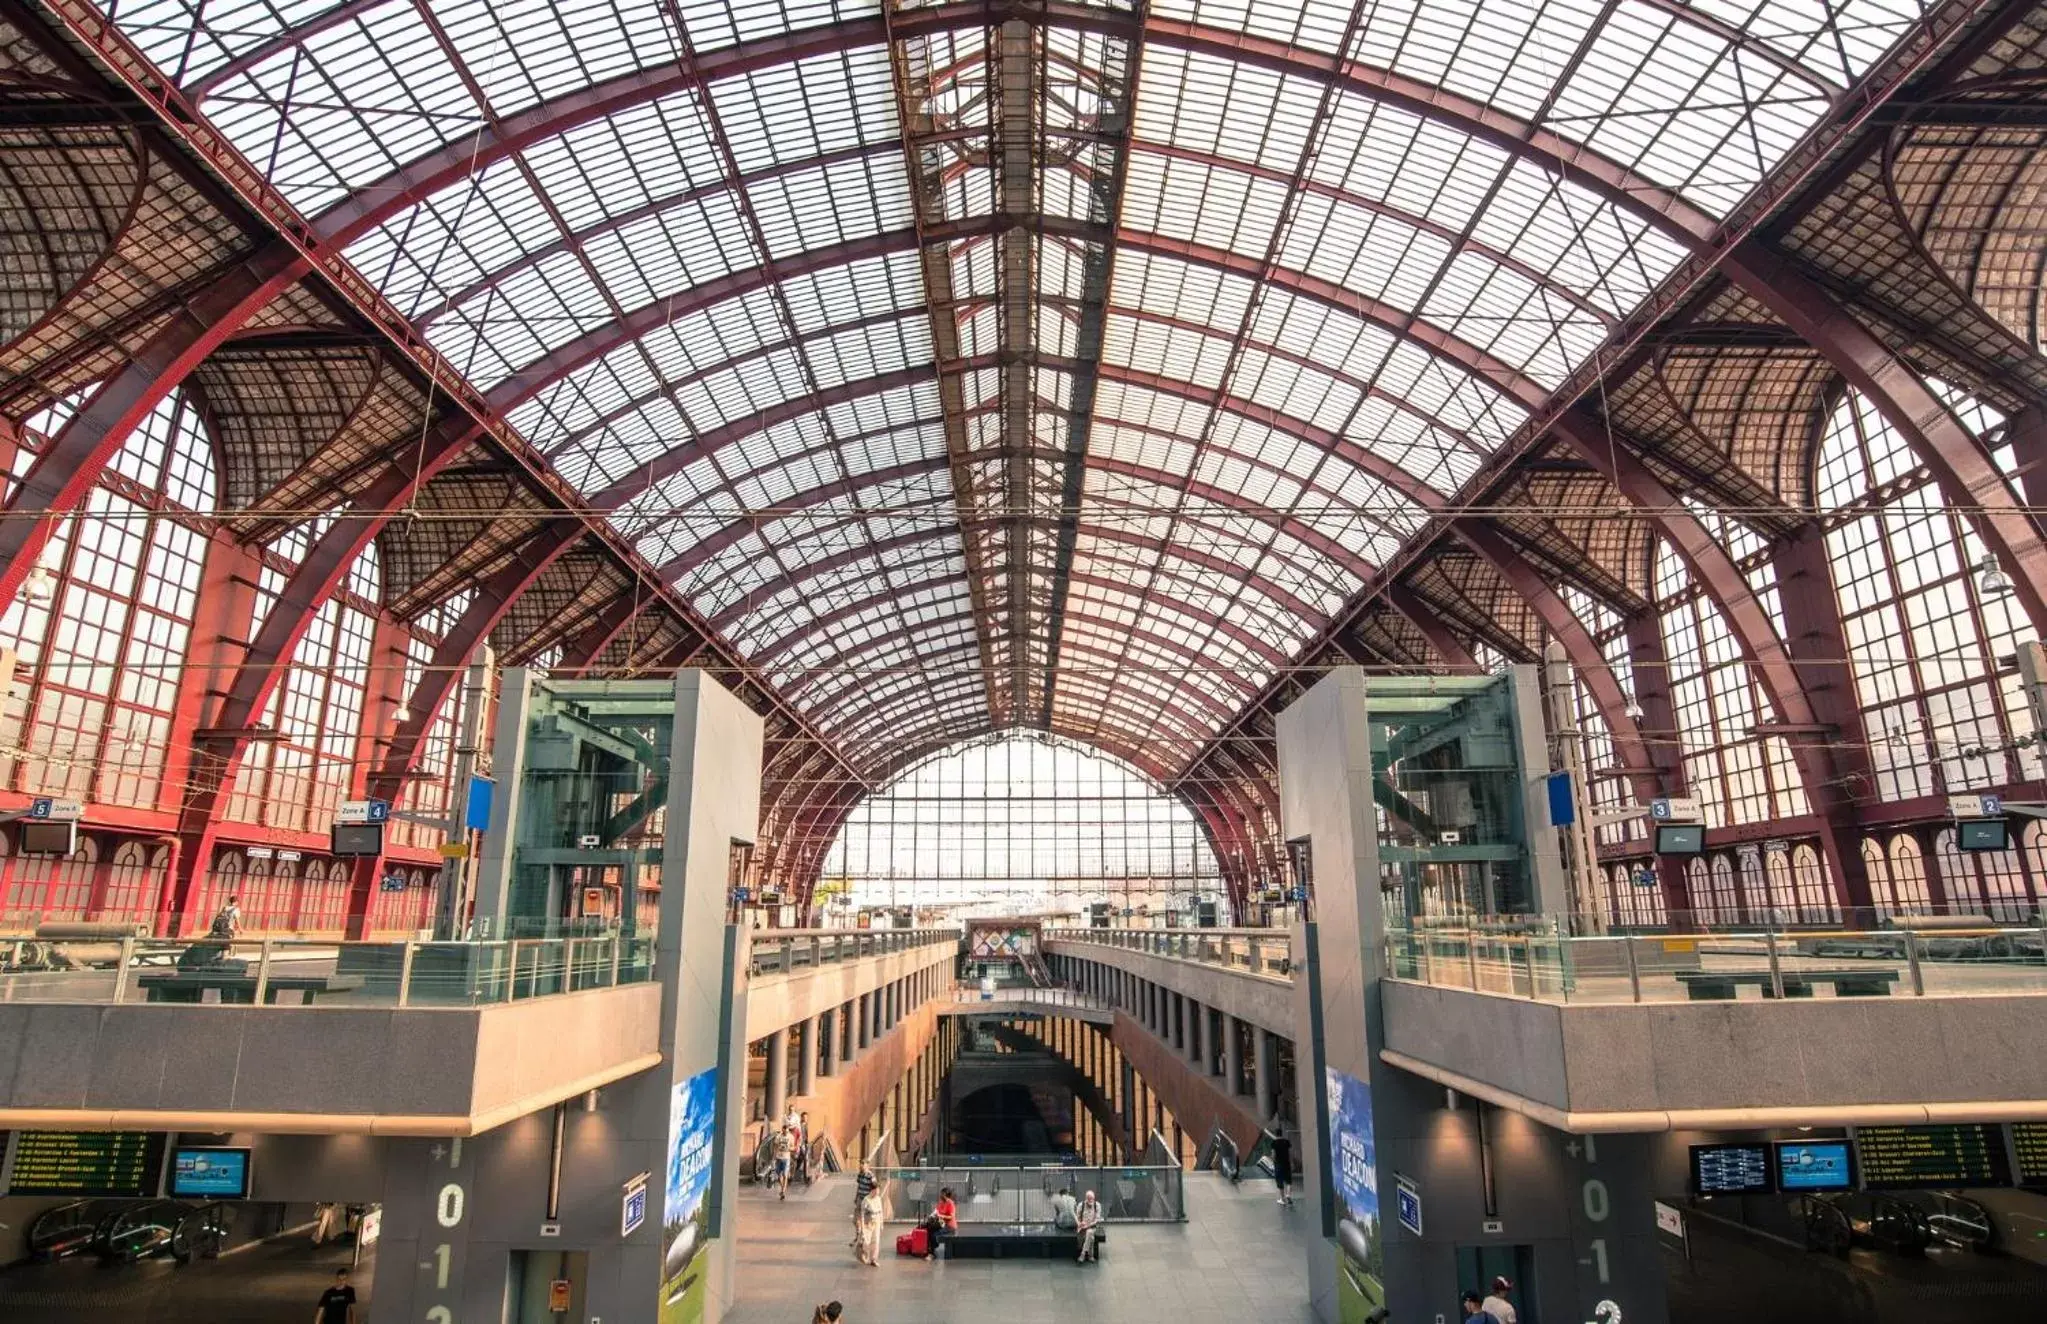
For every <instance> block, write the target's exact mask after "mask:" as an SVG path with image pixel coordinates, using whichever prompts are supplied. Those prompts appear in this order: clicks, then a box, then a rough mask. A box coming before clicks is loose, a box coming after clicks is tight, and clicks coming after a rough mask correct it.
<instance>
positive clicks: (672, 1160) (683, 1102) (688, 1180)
mask: <svg viewBox="0 0 2047 1324" xmlns="http://www.w3.org/2000/svg"><path fill="white" fill-rule="evenodd" d="M717 1103H718V1068H716V1067H711V1068H709V1069H708V1070H705V1071H702V1072H700V1073H698V1074H697V1075H694V1076H692V1077H690V1078H689V1079H688V1080H685V1081H682V1082H680V1083H679V1084H677V1085H676V1087H675V1094H674V1096H673V1097H672V1098H671V1099H670V1100H669V1103H668V1182H667V1195H666V1198H665V1199H664V1200H663V1202H662V1214H661V1314H660V1320H661V1324H699V1321H701V1320H702V1319H703V1317H704V1296H705V1293H706V1292H707V1291H708V1290H709V1289H708V1288H707V1286H706V1284H705V1282H704V1277H705V1274H706V1272H707V1268H708V1262H707V1261H705V1260H704V1259H703V1252H704V1250H705V1248H706V1247H707V1246H708V1245H709V1243H710V1236H709V1219H710V1202H709V1200H708V1199H706V1197H707V1196H708V1195H709V1194H710V1190H711V1155H712V1152H713V1150H714V1148H715V1145H714V1142H715V1141H716V1140H717V1138H718V1128H717Z"/></svg>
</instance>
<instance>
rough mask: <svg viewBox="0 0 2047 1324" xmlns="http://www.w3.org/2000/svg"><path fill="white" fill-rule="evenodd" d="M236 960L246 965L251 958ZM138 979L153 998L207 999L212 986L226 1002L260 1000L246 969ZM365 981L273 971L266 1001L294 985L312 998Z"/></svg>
mask: <svg viewBox="0 0 2047 1324" xmlns="http://www.w3.org/2000/svg"><path fill="white" fill-rule="evenodd" d="M235 964H236V965H240V966H244V967H246V965H247V962H239V961H238V962H236V963H235ZM135 982H136V983H138V984H140V985H141V986H142V987H143V989H144V990H145V991H146V992H147V993H148V994H149V1000H150V1001H151V1002H204V1001H205V1000H206V991H207V990H208V989H217V990H219V992H220V1001H221V1002H223V1003H231V1004H237V1005H252V1004H254V1002H255V1001H256V976H255V975H254V974H252V973H249V972H247V971H246V970H235V969H227V970H175V971H166V972H165V973H163V974H155V975H143V976H142V977H140V978H139V979H137V980H136V981H135ZM362 985H363V981H362V978H361V977H360V976H358V975H280V974H273V975H271V976H270V979H269V981H268V984H267V986H266V991H267V993H268V994H269V996H268V997H267V998H266V999H265V1001H267V1002H270V1003H273V1004H274V1003H276V1001H277V995H278V993H279V992H281V991H283V990H285V989H291V990H294V991H296V992H298V993H301V994H303V995H304V997H305V1001H307V1002H312V1001H314V1000H315V999H317V998H318V997H319V996H320V995H321V994H322V993H353V992H354V991H355V990H357V989H359V988H361V987H362Z"/></svg>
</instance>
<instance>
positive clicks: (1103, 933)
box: [1045, 928, 1294, 979]
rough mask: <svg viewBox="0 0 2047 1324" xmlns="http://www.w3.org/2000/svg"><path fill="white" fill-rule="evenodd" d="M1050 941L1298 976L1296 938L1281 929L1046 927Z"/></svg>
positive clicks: (1245, 971) (1246, 971)
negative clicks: (1119, 949) (1076, 943)
mask: <svg viewBox="0 0 2047 1324" xmlns="http://www.w3.org/2000/svg"><path fill="white" fill-rule="evenodd" d="M1045 941H1047V942H1085V943H1094V944H1095V945H1097V946H1102V947H1120V948H1122V949H1123V950H1125V951H1131V952H1144V953H1146V954H1148V955H1151V956H1163V957H1167V958H1170V959H1172V960H1178V961H1194V962H1198V963H1199V964H1202V965H1213V966H1221V967H1223V968H1225V969H1229V970H1234V971H1236V972H1237V973H1239V974H1246V975H1257V976H1260V977H1262V978H1266V979H1292V978H1293V969H1294V963H1293V939H1292V937H1291V936H1290V935H1288V934H1285V933H1282V932H1280V931H1278V930H1276V929H1097V928H1074V929H1047V930H1045Z"/></svg>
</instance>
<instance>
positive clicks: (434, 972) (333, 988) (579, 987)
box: [0, 930, 654, 1009]
mask: <svg viewBox="0 0 2047 1324" xmlns="http://www.w3.org/2000/svg"><path fill="white" fill-rule="evenodd" d="M653 979H654V939H653V938H651V937H627V936H626V935H625V934H623V933H622V932H620V931H618V930H612V931H609V932H604V933H596V934H586V935H578V936H562V937H554V938H501V939H494V940H480V941H479V940H449V941H434V940H428V939H421V938H404V939H393V940H390V941H366V942H345V941H339V940H335V939H329V938H305V939H294V938H278V937H263V938H252V939H247V940H241V939H218V938H212V937H201V938H196V939H193V938H182V939H174V938H137V937H132V936H124V937H121V938H118V939H112V938H90V937H81V938H51V939H45V938H36V939H0V1002H49V1003H68V1004H86V1005H105V1004H122V1003H131V1002H152V1003H174V1004H189V1005H193V1006H215V1005H228V1006H250V1005H255V1006H267V1007H275V1008H280V1009H282V1008H286V1007H294V1006H302V1005H307V1004H318V1005H322V1006H357V1007H359V1006H396V1007H405V1008H420V1009H432V1008H436V1007H476V1006H482V1005H486V1004H489V1003H498V1002H515V1001H524V1000H526V999H529V998H536V997H549V996H553V995H555V994H560V993H576V992H582V991H585V990H588V989H599V988H612V987H617V986H620V985H625V984H642V983H649V982H651V981H652V980H653Z"/></svg>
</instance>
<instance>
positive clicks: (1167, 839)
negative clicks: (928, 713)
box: [824, 736, 1227, 915]
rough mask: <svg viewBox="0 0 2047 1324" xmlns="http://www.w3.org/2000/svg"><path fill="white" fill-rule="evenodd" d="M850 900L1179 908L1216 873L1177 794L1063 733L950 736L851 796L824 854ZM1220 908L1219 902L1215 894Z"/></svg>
mask: <svg viewBox="0 0 2047 1324" xmlns="http://www.w3.org/2000/svg"><path fill="white" fill-rule="evenodd" d="M824 873H825V876H826V877H830V878H839V879H844V880H846V881H847V883H848V884H849V888H848V894H849V895H850V896H851V897H852V904H854V905H868V906H910V905H926V904H933V903H944V902H961V901H964V902H969V903H974V904H978V905H984V906H986V907H988V908H989V909H990V910H991V911H993V912H1001V911H1018V912H1021V911H1038V910H1043V909H1046V908H1047V907H1052V908H1056V909H1066V910H1076V911H1077V910H1083V909H1085V908H1086V907H1087V906H1088V905H1089V904H1091V903H1096V902H1107V903H1108V904H1109V905H1110V906H1112V907H1114V908H1116V909H1118V910H1131V911H1133V912H1135V911H1137V908H1138V907H1143V908H1144V912H1145V913H1149V914H1153V915H1159V914H1163V913H1165V912H1166V911H1168V910H1173V911H1177V912H1180V913H1182V914H1184V913H1185V912H1186V910H1187V908H1188V907H1189V906H1190V904H1191V902H1192V899H1193V898H1194V897H1196V896H1202V895H1205V896H1207V897H1208V898H1209V899H1210V900H1215V899H1217V897H1218V896H1219V894H1220V893H1221V891H1222V878H1221V874H1220V871H1219V870H1218V868H1217V865H1216V860H1215V855H1214V853H1213V852H1212V851H1211V850H1210V849H1209V845H1208V839H1207V838H1206V837H1205V836H1203V835H1202V831H1201V827H1200V825H1199V824H1198V823H1197V822H1196V821H1195V818H1194V815H1193V813H1192V812H1191V811H1189V810H1188V808H1187V806H1186V805H1185V804H1184V803H1182V802H1181V801H1180V800H1178V799H1176V798H1174V797H1173V796H1172V795H1170V794H1168V793H1166V792H1165V791H1162V790H1160V789H1159V788H1158V787H1156V786H1154V785H1152V784H1151V783H1150V782H1148V781H1146V780H1145V779H1144V777H1143V776H1142V775H1140V774H1139V773H1137V772H1136V771H1134V770H1133V769H1131V768H1129V767H1127V766H1125V765H1124V764H1122V763H1119V762H1117V761H1116V760H1114V759H1111V758H1109V757H1108V756H1106V755H1103V754H1099V753H1096V752H1094V751H1092V750H1088V749H1083V748H1081V747H1080V746H1078V745H1073V744H1068V743H1066V742H1064V741H1059V740H1051V739H1044V738H1037V737H1026V736H1011V737H1007V738H1003V739H998V740H991V741H986V742H981V743H975V744H970V745H963V746H956V747H954V748H953V749H950V750H947V751H945V752H943V753H940V754H936V755H933V756H932V757H930V758H928V759H925V760H924V761H923V762H921V763H918V764H916V765H914V766H913V767H911V768H910V769H909V770H908V771H906V772H904V773H903V774H902V775H901V776H900V777H898V778H897V779H896V780H895V781H893V782H891V783H890V784H889V785H888V786H887V787H886V788H884V789H883V790H881V791H878V792H876V793H875V794H873V795H871V796H869V797H868V798H867V799H865V800H863V801H861V802H860V803H859V804H858V805H856V806H854V808H853V811H852V813H851V814H850V815H849V816H848V817H847V819H846V823H845V825H844V827H842V828H841V829H840V832H839V837H838V840H836V841H835V842H833V843H832V847H831V850H830V852H829V854H828V855H827V856H826V859H825V866H824ZM1224 909H1225V910H1227V906H1225V907H1224Z"/></svg>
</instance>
